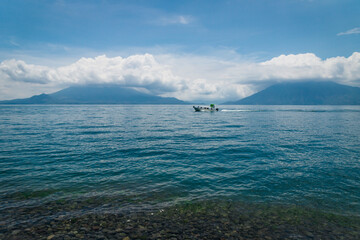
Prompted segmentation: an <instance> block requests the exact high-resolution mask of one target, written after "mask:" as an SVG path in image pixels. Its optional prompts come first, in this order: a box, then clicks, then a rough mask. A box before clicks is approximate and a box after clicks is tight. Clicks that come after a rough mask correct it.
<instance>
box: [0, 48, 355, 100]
mask: <svg viewBox="0 0 360 240" xmlns="http://www.w3.org/2000/svg"><path fill="white" fill-rule="evenodd" d="M312 79H316V80H326V81H329V80H331V81H335V82H338V83H342V84H347V85H352V86H359V85H360V53H359V52H354V53H353V54H352V55H351V56H349V57H333V58H327V59H321V58H319V57H317V56H316V55H315V54H313V53H305V54H296V55H294V54H290V55H281V56H278V57H274V58H272V59H270V60H268V61H263V62H249V61H239V60H234V61H231V60H223V59H220V58H216V57H208V56H195V55H183V56H175V55H155V56H154V55H151V54H143V55H131V56H129V57H126V58H123V57H112V58H111V57H107V56H105V55H102V56H98V57H95V58H81V59H80V60H78V61H76V62H75V63H72V64H70V65H66V66H61V67H48V66H40V65H33V64H29V63H26V62H24V61H22V60H15V59H11V60H5V61H3V62H1V63H0V94H1V98H2V99H1V100H4V99H10V98H18V97H28V96H31V95H33V94H39V93H42V92H47V93H49V92H52V91H56V90H59V89H61V88H64V87H66V86H72V85H84V84H93V83H111V84H114V83H115V84H119V85H121V86H126V87H134V88H137V89H142V90H143V91H145V92H147V93H151V94H155V95H161V96H167V97H177V98H179V99H181V100H186V101H189V100H190V101H191V100H222V101H223V100H231V99H239V98H242V97H245V96H248V95H250V94H252V93H254V92H255V91H258V90H260V89H261V88H264V86H266V85H269V84H272V83H275V82H284V81H299V80H312Z"/></svg>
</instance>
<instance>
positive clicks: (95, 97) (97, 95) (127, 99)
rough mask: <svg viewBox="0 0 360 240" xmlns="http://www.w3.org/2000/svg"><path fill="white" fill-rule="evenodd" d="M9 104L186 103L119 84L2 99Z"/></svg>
mask: <svg viewBox="0 0 360 240" xmlns="http://www.w3.org/2000/svg"><path fill="white" fill-rule="evenodd" d="M0 103H8V104H184V103H185V102H183V101H181V100H178V99H176V98H164V97H159V96H154V95H150V94H146V93H142V92H139V91H136V90H134V89H131V88H124V87H121V86H118V85H86V86H73V87H69V88H66V89H63V90H60V91H58V92H55V93H52V94H41V95H36V96H33V97H30V98H25V99H15V100H8V101H1V102H0Z"/></svg>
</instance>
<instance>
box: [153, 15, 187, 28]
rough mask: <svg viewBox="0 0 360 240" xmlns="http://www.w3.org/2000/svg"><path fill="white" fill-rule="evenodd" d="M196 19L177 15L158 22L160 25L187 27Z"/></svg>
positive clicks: (163, 18)
mask: <svg viewBox="0 0 360 240" xmlns="http://www.w3.org/2000/svg"><path fill="white" fill-rule="evenodd" d="M193 21H194V19H193V17H191V16H184V15H176V16H170V17H162V18H160V19H158V20H157V21H156V23H157V24H160V25H164V26H167V25H187V24H190V23H191V22H193Z"/></svg>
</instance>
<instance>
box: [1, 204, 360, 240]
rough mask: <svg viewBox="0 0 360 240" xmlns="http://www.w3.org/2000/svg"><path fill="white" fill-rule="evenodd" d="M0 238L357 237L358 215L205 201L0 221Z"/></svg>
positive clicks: (292, 207)
mask: <svg viewBox="0 0 360 240" xmlns="http://www.w3.org/2000/svg"><path fill="white" fill-rule="evenodd" d="M0 239H46V240H51V239H53V240H60V239H63V240H65V239H122V240H131V239H174V240H175V239H350V240H351V239H360V219H359V218H358V217H346V216H339V215H334V214H330V213H324V212H319V211H313V210H309V209H303V208H300V207H294V206H264V205H244V204H238V203H233V202H226V201H224V202H221V201H209V202H207V201H205V202H197V203H184V204H178V205H174V206H170V207H166V208H160V209H153V210H146V211H128V212H123V213H120V212H118V213H85V214H83V215H80V216H68V215H58V216H57V217H55V218H46V217H44V218H43V219H42V220H40V221H38V222H36V223H32V224H30V225H29V224H22V225H20V226H19V225H14V226H12V227H9V226H6V225H3V224H2V225H0Z"/></svg>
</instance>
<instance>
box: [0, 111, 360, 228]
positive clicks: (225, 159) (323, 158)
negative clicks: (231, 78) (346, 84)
mask: <svg viewBox="0 0 360 240" xmlns="http://www.w3.org/2000/svg"><path fill="white" fill-rule="evenodd" d="M220 108H221V111H219V112H215V113H206V112H194V111H193V109H192V106H182V105H173V106H171V105H170V106H169V105H166V106H165V105H164V106H163V105H154V106H153V105H54V106H52V105H14V106H10V105H1V106H0V201H1V205H0V212H1V214H0V222H1V223H2V224H12V225H16V224H19V223H23V222H26V221H30V220H29V219H32V221H36V219H41V218H43V217H48V218H51V216H58V215H70V216H71V215H79V214H84V213H87V212H94V211H96V212H100V213H101V212H109V211H115V210H116V211H121V210H126V209H127V210H129V209H137V210H140V211H141V209H149V208H153V207H158V206H161V207H163V206H168V207H171V206H174V205H176V204H181V203H188V202H196V201H208V200H211V201H215V202H216V201H217V200H219V201H220V200H224V199H227V200H229V201H241V202H244V203H248V204H253V203H264V204H267V205H274V206H281V205H295V206H301V207H304V208H308V209H314V210H320V211H324V212H330V213H334V214H340V215H351V216H360V106H220ZM94 199H95V200H94ZM76 201H77V202H79V201H83V202H85V203H83V204H82V205H81V207H72V206H71V205H67V204H68V202H76ZM15 209H16V210H15ZM29 209H37V210H36V211H35V213H34V212H32V213H31V215H32V218H30V217H29V212H28V211H30V210H29ZM42 209H47V210H46V211H45V210H42ZM32 211H33V210H32ZM34 216H37V217H38V218H35V217H34Z"/></svg>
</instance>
